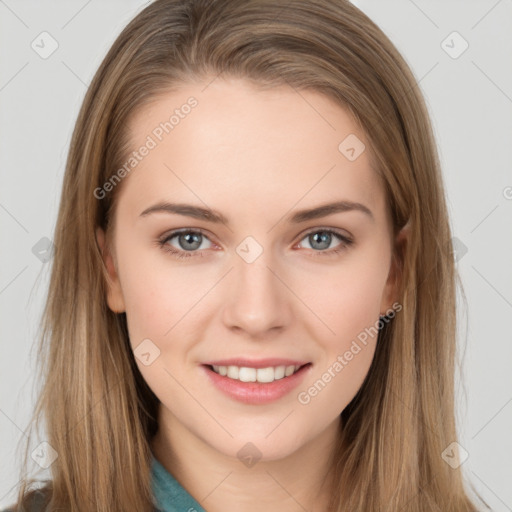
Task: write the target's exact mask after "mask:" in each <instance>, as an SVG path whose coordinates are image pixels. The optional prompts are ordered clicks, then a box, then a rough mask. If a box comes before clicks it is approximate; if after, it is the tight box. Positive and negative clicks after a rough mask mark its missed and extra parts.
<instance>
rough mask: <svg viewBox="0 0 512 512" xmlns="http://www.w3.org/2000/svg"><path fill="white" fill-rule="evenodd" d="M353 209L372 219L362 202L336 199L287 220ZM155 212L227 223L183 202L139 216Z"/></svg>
mask: <svg viewBox="0 0 512 512" xmlns="http://www.w3.org/2000/svg"><path fill="white" fill-rule="evenodd" d="M354 210H355V211H360V212H362V213H364V214H366V215H368V216H369V217H370V218H371V219H372V220H373V219H374V217H373V214H372V212H371V210H370V209H369V208H368V207H367V206H365V205H364V204H361V203H355V202H353V201H337V202H334V203H326V204H322V205H320V206H316V207H315V208H310V209H305V210H299V211H296V212H294V213H293V214H292V215H290V216H289V217H288V219H287V220H288V222H290V223H292V224H299V223H301V222H306V221H308V220H312V219H318V218H321V217H326V216H327V215H333V214H335V213H342V212H349V211H354ZM156 212H164V213H174V214H177V215H183V216H186V217H192V218H194V219H200V220H206V221H208V222H212V223H214V224H225V225H228V220H227V218H226V217H225V216H224V215H222V214H221V213H220V212H217V211H215V210H211V209H209V208H203V207H201V206H194V205H191V204H183V203H169V202H160V203H157V204H155V205H153V206H150V207H149V208H146V209H145V210H144V211H143V212H142V213H141V214H140V217H145V216H147V215H150V214H151V213H156Z"/></svg>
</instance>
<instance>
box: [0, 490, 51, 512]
mask: <svg viewBox="0 0 512 512" xmlns="http://www.w3.org/2000/svg"><path fill="white" fill-rule="evenodd" d="M48 497H49V491H48V489H35V490H32V491H29V492H28V493H27V494H26V496H25V499H24V500H23V507H24V508H23V510H24V511H26V512H44V510H45V508H46V504H47V503H48ZM18 507H19V505H18V504H16V505H11V506H10V507H9V508H6V509H3V510H1V511H0V512H17V511H18Z"/></svg>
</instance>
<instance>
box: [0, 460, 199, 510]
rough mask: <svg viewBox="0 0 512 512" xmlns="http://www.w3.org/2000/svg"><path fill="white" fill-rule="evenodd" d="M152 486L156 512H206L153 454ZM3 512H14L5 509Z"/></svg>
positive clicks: (36, 506)
mask: <svg viewBox="0 0 512 512" xmlns="http://www.w3.org/2000/svg"><path fill="white" fill-rule="evenodd" d="M151 486H152V488H153V495H154V497H155V500H156V502H157V506H158V508H157V509H155V512H206V511H205V510H204V508H203V507H201V505H199V503H197V501H196V500H195V499H194V498H192V496H191V495H190V494H189V493H188V492H187V491H186V490H185V489H184V488H183V487H182V486H181V484H180V483H179V482H178V481H177V480H176V479H175V478H174V477H173V476H172V475H171V473H169V472H168V471H167V470H166V469H165V468H164V467H163V466H162V464H160V462H158V461H157V460H156V459H155V457H154V456H153V454H151ZM43 502H44V500H43V495H42V494H39V493H36V494H35V496H34V497H33V499H32V502H31V503H30V505H29V510H30V511H32V512H38V511H41V510H42V509H43ZM3 512H13V510H12V509H5V510H3Z"/></svg>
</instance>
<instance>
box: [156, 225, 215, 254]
mask: <svg viewBox="0 0 512 512" xmlns="http://www.w3.org/2000/svg"><path fill="white" fill-rule="evenodd" d="M173 238H177V240H178V244H179V245H180V246H181V247H182V248H183V249H180V248H176V247H173V246H172V245H170V244H169V242H170V241H171V240H172V239H173ZM203 238H204V239H207V240H208V237H207V236H206V235H205V234H204V233H203V232H202V231H199V230H193V229H188V230H180V231H173V232H172V233H170V234H169V235H166V236H165V237H164V238H163V239H161V240H159V245H160V246H161V247H162V249H163V250H164V251H167V252H170V253H171V254H172V255H174V256H176V257H177V258H189V257H191V256H203V253H202V252H198V251H197V249H199V248H200V247H201V245H202V241H203Z"/></svg>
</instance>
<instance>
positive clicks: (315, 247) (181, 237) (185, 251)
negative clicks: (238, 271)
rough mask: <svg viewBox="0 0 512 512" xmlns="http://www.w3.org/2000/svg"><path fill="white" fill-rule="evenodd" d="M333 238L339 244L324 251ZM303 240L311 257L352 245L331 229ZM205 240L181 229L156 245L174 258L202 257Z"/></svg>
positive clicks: (195, 232)
mask: <svg viewBox="0 0 512 512" xmlns="http://www.w3.org/2000/svg"><path fill="white" fill-rule="evenodd" d="M333 237H335V238H337V239H338V240H339V241H340V243H339V244H338V245H337V246H335V247H334V248H333V249H329V250H325V249H327V248H328V247H329V246H330V245H331V243H332V241H333ZM174 238H176V239H177V241H178V247H176V246H173V245H171V244H170V243H169V242H170V241H171V240H173V239H174ZM305 239H307V240H308V243H309V244H310V248H311V250H312V254H311V256H334V255H336V254H339V253H340V252H342V251H343V250H345V249H347V248H348V247H349V246H350V245H352V244H353V240H352V239H350V238H349V237H348V236H346V235H342V234H341V233H338V232H337V231H335V230H333V229H319V228H316V229H314V230H312V231H309V232H308V233H306V235H305V236H304V237H303V238H302V239H301V241H302V240H305ZM205 240H209V238H208V237H207V236H206V234H205V233H204V232H203V231H202V230H199V229H182V230H178V231H173V232H171V233H169V234H166V235H164V236H163V237H162V238H161V239H160V240H158V245H159V246H160V247H161V248H162V249H163V250H164V251H166V252H169V253H171V254H172V255H173V256H174V257H176V258H190V257H192V256H200V257H203V256H204V250H205V248H204V247H203V248H202V249H201V246H202V245H203V242H204V241H205Z"/></svg>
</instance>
